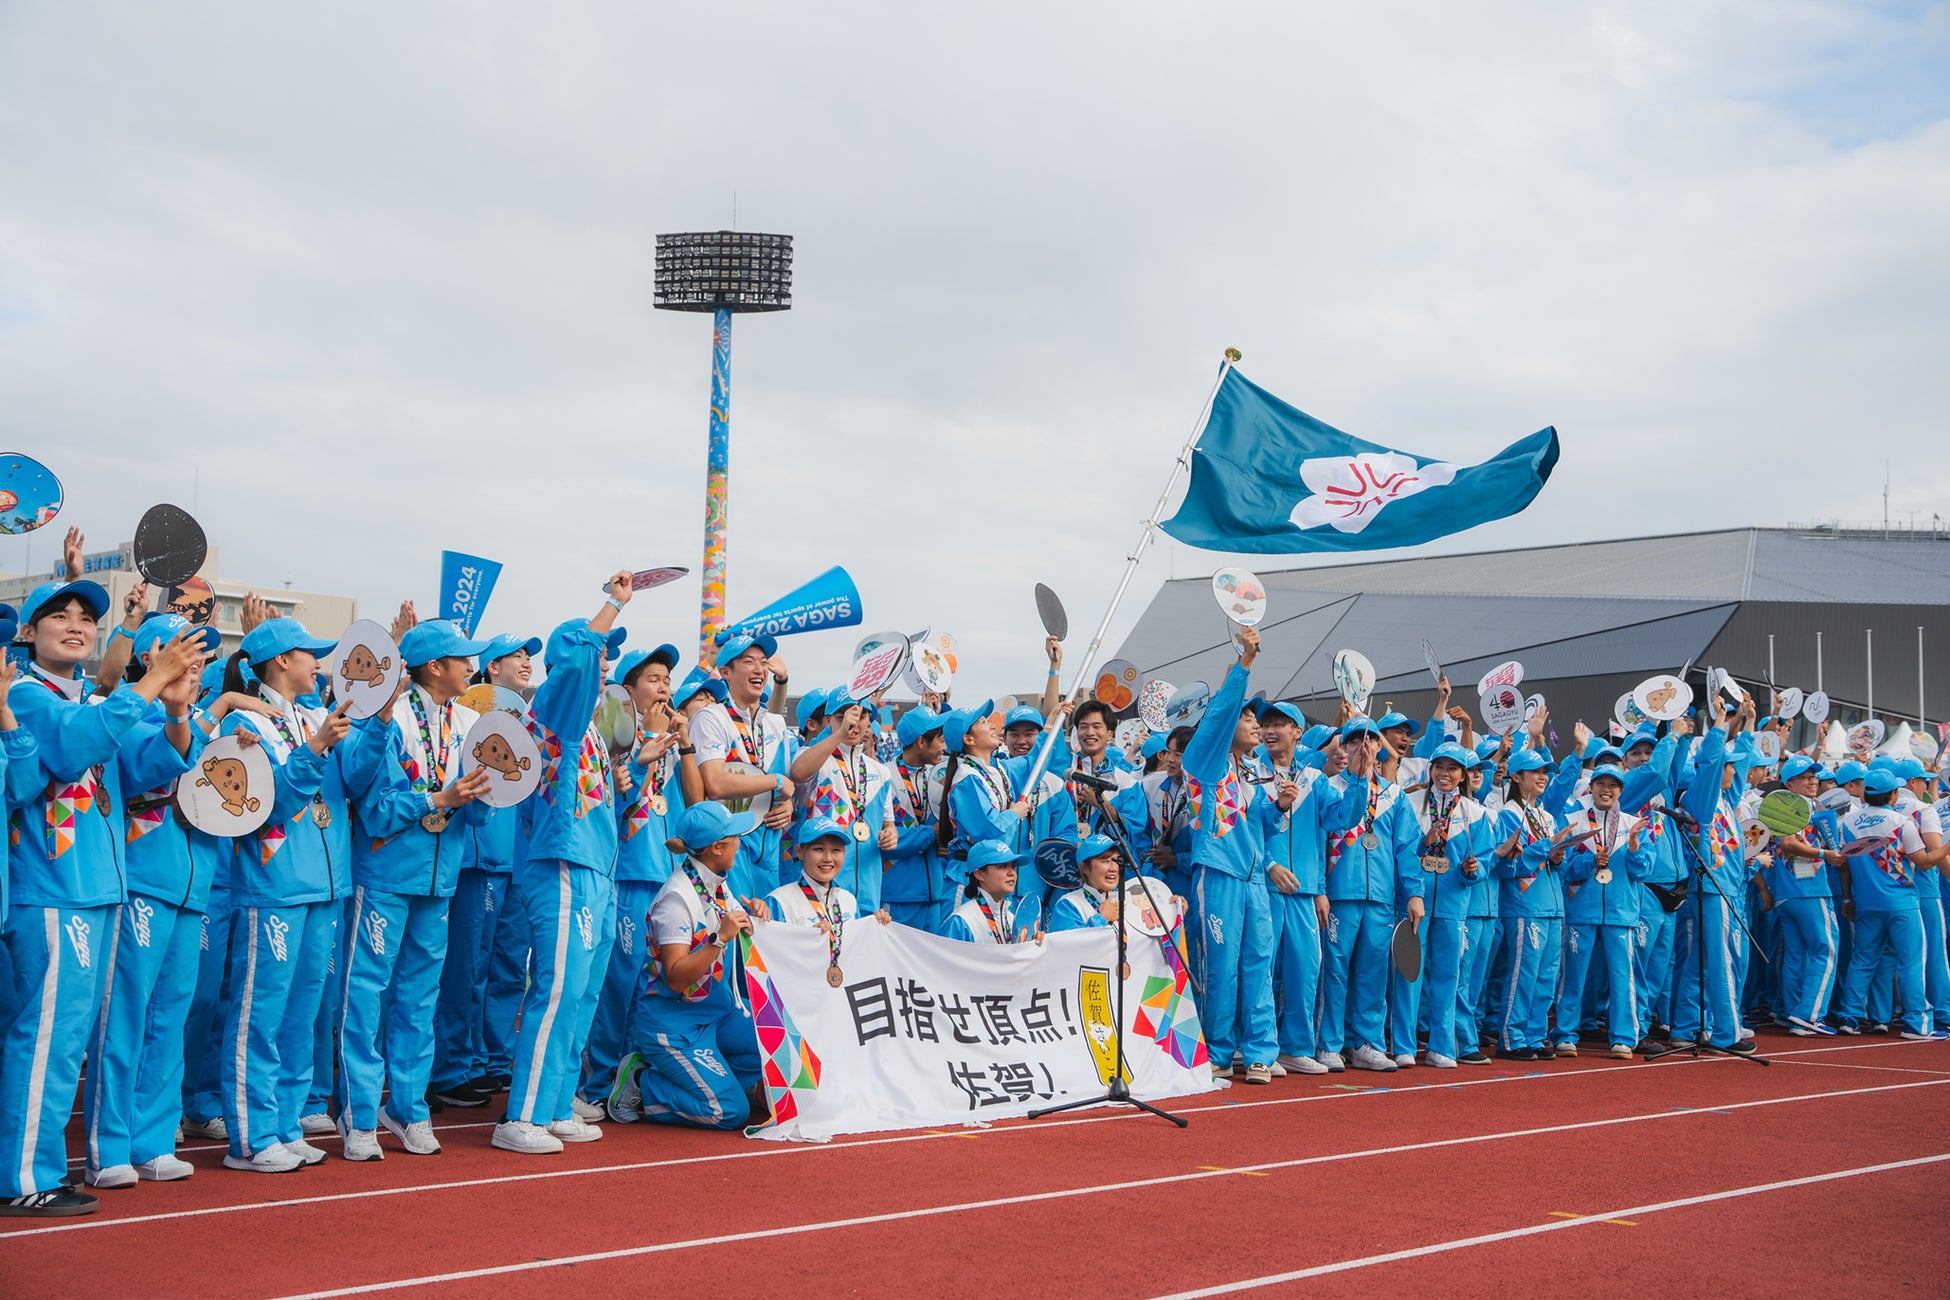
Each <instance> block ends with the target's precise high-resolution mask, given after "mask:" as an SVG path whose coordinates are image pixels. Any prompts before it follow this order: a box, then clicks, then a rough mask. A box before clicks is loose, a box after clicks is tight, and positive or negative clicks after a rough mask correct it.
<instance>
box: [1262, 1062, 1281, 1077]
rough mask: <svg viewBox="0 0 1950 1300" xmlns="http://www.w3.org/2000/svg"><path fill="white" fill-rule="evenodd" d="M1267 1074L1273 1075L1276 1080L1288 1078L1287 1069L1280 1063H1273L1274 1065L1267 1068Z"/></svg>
mask: <svg viewBox="0 0 1950 1300" xmlns="http://www.w3.org/2000/svg"><path fill="white" fill-rule="evenodd" d="M1266 1072H1267V1073H1268V1074H1270V1075H1272V1076H1273V1077H1274V1078H1275V1079H1284V1078H1286V1067H1285V1066H1284V1065H1281V1064H1280V1063H1279V1062H1278V1061H1275V1062H1273V1064H1271V1065H1269V1066H1267V1067H1266Z"/></svg>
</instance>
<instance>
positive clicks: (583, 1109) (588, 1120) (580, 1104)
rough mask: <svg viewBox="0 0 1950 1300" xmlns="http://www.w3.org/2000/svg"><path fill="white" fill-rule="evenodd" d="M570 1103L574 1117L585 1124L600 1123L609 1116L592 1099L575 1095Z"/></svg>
mask: <svg viewBox="0 0 1950 1300" xmlns="http://www.w3.org/2000/svg"><path fill="white" fill-rule="evenodd" d="M572 1105H573V1109H574V1113H575V1117H576V1118H577V1119H579V1120H581V1121H582V1122H583V1123H585V1124H600V1123H602V1122H603V1121H604V1120H606V1119H608V1118H609V1113H608V1112H607V1111H605V1110H604V1109H603V1108H602V1107H601V1106H598V1105H597V1104H596V1103H595V1102H593V1101H584V1100H583V1099H582V1098H580V1097H577V1098H576V1099H575V1101H574V1102H573V1103H572Z"/></svg>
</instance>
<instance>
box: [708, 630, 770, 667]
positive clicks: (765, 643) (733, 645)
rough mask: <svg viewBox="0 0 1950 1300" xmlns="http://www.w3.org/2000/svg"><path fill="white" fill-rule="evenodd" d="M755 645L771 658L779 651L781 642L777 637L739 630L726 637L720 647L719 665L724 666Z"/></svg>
mask: <svg viewBox="0 0 1950 1300" xmlns="http://www.w3.org/2000/svg"><path fill="white" fill-rule="evenodd" d="M753 646H757V647H758V648H759V649H760V650H762V651H764V652H765V657H766V658H767V659H770V658H771V657H772V656H773V655H775V654H777V653H778V652H779V642H778V639H777V638H776V637H769V636H753V635H752V634H751V633H749V632H737V633H734V634H732V635H731V636H729V637H726V638H725V640H724V643H723V644H721V645H720V646H719V647H718V664H719V666H720V667H722V666H724V665H727V664H729V663H730V662H731V661H732V660H734V659H736V658H737V657H738V656H739V655H741V654H744V653H745V651H747V650H749V649H751V648H752V647H753Z"/></svg>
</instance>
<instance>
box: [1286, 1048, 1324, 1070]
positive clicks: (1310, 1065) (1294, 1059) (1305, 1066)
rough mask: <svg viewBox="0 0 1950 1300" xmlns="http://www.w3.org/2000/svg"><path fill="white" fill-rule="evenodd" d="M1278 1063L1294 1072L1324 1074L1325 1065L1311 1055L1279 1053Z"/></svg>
mask: <svg viewBox="0 0 1950 1300" xmlns="http://www.w3.org/2000/svg"><path fill="white" fill-rule="evenodd" d="M1280 1064H1281V1065H1283V1066H1285V1067H1286V1068H1287V1069H1288V1070H1289V1071H1291V1072H1293V1073H1294V1074H1325V1073H1327V1067H1326V1066H1325V1065H1323V1064H1321V1063H1320V1062H1319V1061H1316V1060H1315V1059H1314V1058H1313V1057H1311V1056H1290V1055H1288V1054H1287V1053H1285V1052H1281V1053H1280Z"/></svg>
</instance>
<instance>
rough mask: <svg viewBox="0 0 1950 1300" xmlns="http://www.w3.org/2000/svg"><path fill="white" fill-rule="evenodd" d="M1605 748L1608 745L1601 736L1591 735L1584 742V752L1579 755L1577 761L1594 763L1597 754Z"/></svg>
mask: <svg viewBox="0 0 1950 1300" xmlns="http://www.w3.org/2000/svg"><path fill="white" fill-rule="evenodd" d="M1607 748H1608V746H1607V745H1606V744H1605V741H1604V738H1603V737H1602V736H1593V737H1592V738H1591V739H1590V740H1587V741H1585V742H1584V753H1583V754H1582V755H1581V756H1580V758H1579V761H1580V762H1585V763H1594V762H1596V761H1597V759H1598V755H1599V754H1600V753H1602V752H1603V751H1604V750H1605V749H1607Z"/></svg>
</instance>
